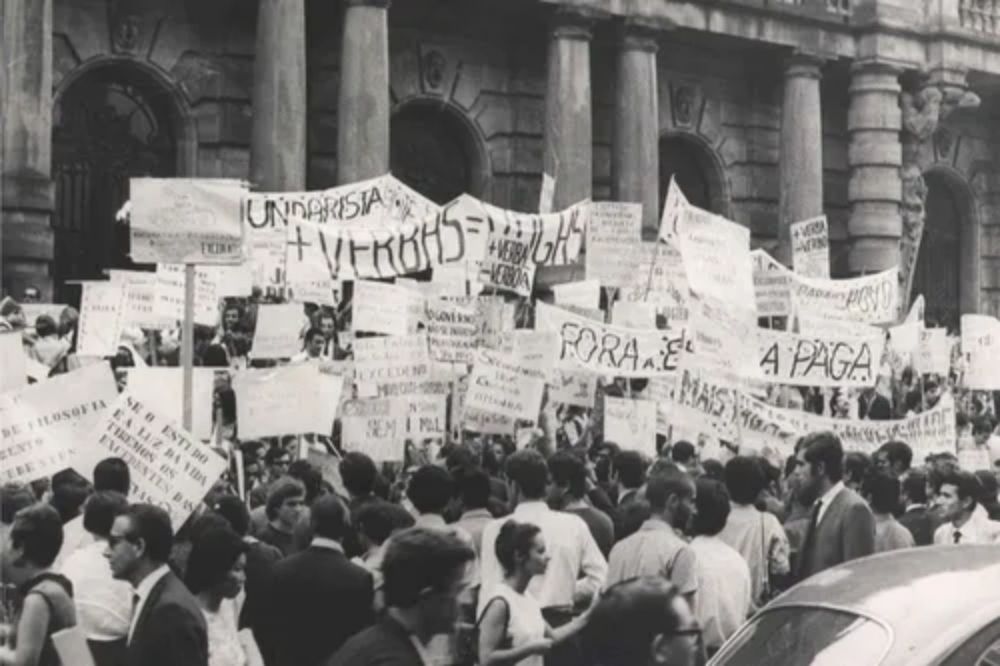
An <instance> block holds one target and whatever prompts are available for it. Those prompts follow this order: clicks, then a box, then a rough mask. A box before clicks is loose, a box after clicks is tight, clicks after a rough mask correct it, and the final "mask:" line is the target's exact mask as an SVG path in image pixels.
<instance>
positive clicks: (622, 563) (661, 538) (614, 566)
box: [607, 471, 698, 605]
mask: <svg viewBox="0 0 1000 666" xmlns="http://www.w3.org/2000/svg"><path fill="white" fill-rule="evenodd" d="M694 499H695V485H694V482H693V481H692V480H691V477H690V476H688V475H687V474H685V473H684V472H680V471H673V472H667V473H662V474H657V475H654V476H653V477H651V478H650V479H649V481H648V482H647V484H646V501H647V502H649V507H650V511H651V513H652V515H651V516H650V517H649V519H648V520H646V522H644V523H643V524H642V526H641V527H640V528H639V531H638V532H636V533H635V534H633V535H631V536H629V537H627V538H626V539H624V540H623V541H620V542H618V543H617V544H616V545H615V547H614V548H612V549H611V557H610V558H609V561H608V578H607V585H608V586H611V585H614V584H615V583H618V582H621V581H623V580H627V579H629V578H635V577H636V576H660V577H662V578H666V579H667V580H669V581H670V582H671V583H673V584H674V585H675V586H676V587H677V589H678V590H679V591H680V593H681V594H682V595H684V597H685V598H686V599H687V601H688V602H689V603H691V604H692V605H693V604H694V595H695V592H696V591H697V589H698V582H697V581H698V577H697V576H698V574H697V570H696V567H695V554H694V551H693V550H692V549H691V547H690V546H689V545H688V544H687V542H686V541H684V539H683V538H682V537H681V536H680V534H681V533H683V530H684V529H685V528H686V527H687V524H688V521H690V519H691V514H692V513H693V512H694Z"/></svg>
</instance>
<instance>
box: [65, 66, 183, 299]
mask: <svg viewBox="0 0 1000 666" xmlns="http://www.w3.org/2000/svg"><path fill="white" fill-rule="evenodd" d="M177 128H178V123H177V112H176V110H175V108H174V106H173V101H172V99H171V97H170V95H169V93H168V92H167V91H166V90H164V88H163V87H162V86H161V85H160V84H159V83H158V82H157V81H155V80H154V79H152V78H151V77H149V76H147V75H146V74H144V73H143V72H142V71H141V70H138V69H137V68H134V67H131V66H129V65H128V64H123V65H117V64H116V65H109V66H105V67H100V68H96V69H94V70H92V71H89V72H86V73H84V74H82V75H81V76H79V77H78V78H77V79H76V80H74V81H72V82H71V83H70V84H69V86H68V87H67V88H66V89H65V90H64V91H63V92H62V94H61V95H60V96H59V101H58V103H57V105H56V107H55V111H54V117H53V137H52V147H53V151H52V173H53V180H54V181H55V188H56V210H55V214H54V216H53V222H52V225H53V230H54V233H55V252H54V255H55V256H54V262H53V277H54V282H55V290H56V294H57V296H58V297H60V298H73V297H75V296H76V293H77V291H78V290H77V289H74V288H73V287H72V285H66V284H65V281H66V280H89V279H99V278H101V277H102V276H103V271H104V270H106V269H109V268H132V267H134V266H135V264H133V263H132V261H131V259H130V258H129V237H128V227H127V226H125V225H122V224H118V223H116V222H115V214H116V213H117V211H118V210H119V209H120V208H121V206H122V205H123V204H124V203H125V201H127V200H128V197H129V192H128V185H129V178H132V177H136V176H157V177H169V176H174V175H177V165H178V136H177V133H178V132H177Z"/></svg>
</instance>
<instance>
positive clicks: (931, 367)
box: [913, 328, 951, 376]
mask: <svg viewBox="0 0 1000 666" xmlns="http://www.w3.org/2000/svg"><path fill="white" fill-rule="evenodd" d="M913 365H914V366H915V367H916V369H917V371H918V372H921V373H924V374H928V373H930V374H938V375H942V376H947V375H948V370H949V369H950V368H951V340H949V338H948V329H946V328H922V329H920V336H919V341H918V343H917V352H916V356H915V357H914V359H913Z"/></svg>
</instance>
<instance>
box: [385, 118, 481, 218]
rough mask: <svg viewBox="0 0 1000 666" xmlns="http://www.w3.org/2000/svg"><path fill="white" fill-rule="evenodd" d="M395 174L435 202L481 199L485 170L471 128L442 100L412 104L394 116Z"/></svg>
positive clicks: (392, 157)
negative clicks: (464, 196) (466, 197)
mask: <svg viewBox="0 0 1000 666" xmlns="http://www.w3.org/2000/svg"><path fill="white" fill-rule="evenodd" d="M389 136H390V142H389V149H390V164H391V167H390V168H391V169H392V173H393V175H395V176H396V177H397V178H399V179H400V180H401V181H403V182H404V183H406V184H407V185H409V186H410V187H412V188H413V189H415V190H416V191H417V192H420V193H421V194H423V195H424V196H425V197H427V198H428V199H430V200H431V201H434V202H435V203H438V204H444V203H447V202H449V201H451V200H452V199H454V198H455V197H457V196H458V195H460V194H463V193H466V192H467V193H469V194H472V195H473V196H482V193H483V189H484V187H485V177H486V169H485V166H484V162H485V158H484V155H483V151H482V148H481V147H480V145H479V142H478V141H477V137H476V136H475V133H474V131H473V129H472V128H471V127H469V126H468V124H467V123H466V122H463V119H462V118H461V117H460V116H459V115H458V113H457V112H456V111H453V110H451V109H450V108H449V107H447V106H444V105H442V104H441V103H440V102H432V101H424V100H420V101H414V102H408V103H406V104H404V105H403V106H402V107H401V108H399V110H397V111H396V112H395V113H394V114H393V116H392V124H391V127H390V135H389Z"/></svg>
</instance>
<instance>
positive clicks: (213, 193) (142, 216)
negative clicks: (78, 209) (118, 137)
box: [129, 178, 247, 264]
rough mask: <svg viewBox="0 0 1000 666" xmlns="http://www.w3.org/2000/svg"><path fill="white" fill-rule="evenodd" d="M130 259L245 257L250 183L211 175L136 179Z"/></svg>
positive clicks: (229, 260)
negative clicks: (243, 216)
mask: <svg viewBox="0 0 1000 666" xmlns="http://www.w3.org/2000/svg"><path fill="white" fill-rule="evenodd" d="M129 188H130V192H131V202H132V215H131V225H130V226H131V233H132V250H131V254H132V260H133V261H137V262H149V263H157V262H167V263H179V264H238V263H241V262H242V261H243V226H242V225H241V224H240V217H241V215H240V213H241V210H240V209H241V206H242V202H243V197H244V195H245V194H246V191H247V187H246V184H245V183H243V182H242V181H238V180H226V179H211V178H132V179H131V180H130V182H129Z"/></svg>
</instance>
